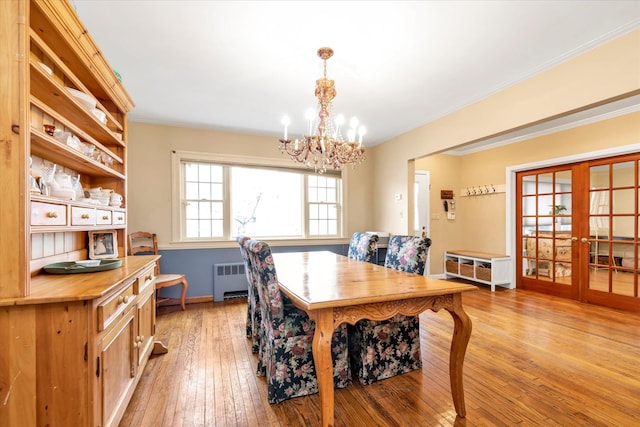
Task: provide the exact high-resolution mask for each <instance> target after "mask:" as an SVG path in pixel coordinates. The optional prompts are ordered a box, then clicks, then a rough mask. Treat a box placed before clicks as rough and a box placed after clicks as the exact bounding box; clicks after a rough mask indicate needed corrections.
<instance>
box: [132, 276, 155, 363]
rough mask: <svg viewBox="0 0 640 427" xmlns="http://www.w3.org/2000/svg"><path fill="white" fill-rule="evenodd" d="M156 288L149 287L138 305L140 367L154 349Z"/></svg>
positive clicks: (137, 343)
mask: <svg viewBox="0 0 640 427" xmlns="http://www.w3.org/2000/svg"><path fill="white" fill-rule="evenodd" d="M154 296H155V292H154V286H149V287H147V288H146V289H145V292H144V293H143V294H142V295H140V302H139V303H138V306H137V307H138V335H137V336H136V348H137V350H138V365H140V364H142V363H143V362H144V360H145V359H146V358H147V357H149V354H150V353H151V350H152V349H153V335H154V333H155V324H156V303H155V298H154Z"/></svg>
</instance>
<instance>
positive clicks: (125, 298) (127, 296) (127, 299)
mask: <svg viewBox="0 0 640 427" xmlns="http://www.w3.org/2000/svg"><path fill="white" fill-rule="evenodd" d="M122 301H123V302H124V303H125V304H126V303H128V302H129V295H125V296H124V297H122Z"/></svg>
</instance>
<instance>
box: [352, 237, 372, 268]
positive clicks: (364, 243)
mask: <svg viewBox="0 0 640 427" xmlns="http://www.w3.org/2000/svg"><path fill="white" fill-rule="evenodd" d="M377 248H378V235H377V234H369V233H353V236H351V241H350V242H349V253H348V257H349V258H351V259H356V260H358V261H366V262H373V261H374V259H373V258H374V257H375V255H376V249H377Z"/></svg>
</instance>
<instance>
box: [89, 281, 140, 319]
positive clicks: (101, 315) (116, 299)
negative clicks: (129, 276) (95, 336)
mask: <svg viewBox="0 0 640 427" xmlns="http://www.w3.org/2000/svg"><path fill="white" fill-rule="evenodd" d="M134 283H136V281H135V280H134V281H132V282H130V283H129V284H128V285H127V286H125V287H124V288H123V289H122V290H120V292H117V293H116V294H115V295H114V296H112V297H111V298H109V299H107V300H106V301H104V302H102V303H100V304H99V305H98V332H100V331H104V330H105V329H106V328H107V327H108V326H109V325H110V324H111V323H113V322H114V321H116V320H117V319H118V318H119V317H120V316H122V315H123V313H124V312H125V310H126V308H127V307H130V306H131V305H132V304H134V302H135V295H134V294H133V286H134Z"/></svg>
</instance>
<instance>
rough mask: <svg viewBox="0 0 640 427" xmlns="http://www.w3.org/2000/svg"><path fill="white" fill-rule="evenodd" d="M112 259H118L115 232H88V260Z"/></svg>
mask: <svg viewBox="0 0 640 427" xmlns="http://www.w3.org/2000/svg"><path fill="white" fill-rule="evenodd" d="M113 258H118V235H117V233H116V231H115V230H100V231H89V259H113Z"/></svg>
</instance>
